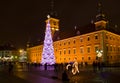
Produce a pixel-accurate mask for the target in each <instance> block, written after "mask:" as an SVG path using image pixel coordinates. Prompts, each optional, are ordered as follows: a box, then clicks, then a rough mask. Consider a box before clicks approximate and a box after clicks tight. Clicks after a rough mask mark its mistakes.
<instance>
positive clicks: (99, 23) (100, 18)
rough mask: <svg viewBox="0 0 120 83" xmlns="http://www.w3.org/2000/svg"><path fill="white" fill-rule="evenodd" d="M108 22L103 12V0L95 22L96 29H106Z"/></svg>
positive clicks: (98, 7)
mask: <svg viewBox="0 0 120 83" xmlns="http://www.w3.org/2000/svg"><path fill="white" fill-rule="evenodd" d="M107 23H108V21H107V19H106V16H105V14H104V13H103V10H102V3H101V0H100V1H99V2H98V4H97V15H96V22H95V28H96V30H101V29H106V25H107Z"/></svg>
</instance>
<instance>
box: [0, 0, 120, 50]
mask: <svg viewBox="0 0 120 83" xmlns="http://www.w3.org/2000/svg"><path fill="white" fill-rule="evenodd" d="M99 1H100V0H99ZM101 1H102V6H103V11H104V12H105V14H106V16H107V17H108V19H109V21H110V22H111V23H112V25H115V24H117V25H118V27H119V26H120V9H119V8H120V0H101ZM97 3H98V0H54V10H55V11H56V12H57V17H58V18H59V19H60V32H61V33H63V34H70V33H71V32H72V31H73V29H74V26H83V25H86V24H89V23H90V21H91V20H92V19H93V20H95V15H96V14H97ZM50 9H51V0H0V44H3V43H7V42H11V43H12V44H13V45H15V46H16V47H18V48H23V47H25V46H26V43H27V41H28V40H30V41H33V42H35V41H38V40H43V38H44V31H45V20H46V19H47V17H46V16H47V14H48V13H49V11H50Z"/></svg>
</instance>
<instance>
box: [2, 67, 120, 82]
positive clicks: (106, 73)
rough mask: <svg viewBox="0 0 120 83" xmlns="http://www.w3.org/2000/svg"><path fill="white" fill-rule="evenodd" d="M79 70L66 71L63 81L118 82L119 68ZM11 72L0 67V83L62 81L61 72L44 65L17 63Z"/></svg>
mask: <svg viewBox="0 0 120 83" xmlns="http://www.w3.org/2000/svg"><path fill="white" fill-rule="evenodd" d="M79 70H80V72H79V73H78V74H76V75H72V73H71V71H67V74H68V77H69V78H70V81H69V82H65V83H119V81H120V78H119V77H120V68H119V67H109V68H108V67H106V68H104V69H103V70H102V71H97V72H94V71H93V69H92V67H87V68H80V69H79ZM13 71H14V72H13V73H12V74H9V73H8V71H7V67H4V68H3V67H0V83H64V82H62V80H61V78H62V72H63V71H58V72H55V71H54V70H53V67H49V68H48V70H44V67H30V68H27V67H26V66H25V67H22V66H19V65H17V66H16V68H14V70H13Z"/></svg>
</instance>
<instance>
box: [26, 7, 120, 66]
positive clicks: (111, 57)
mask: <svg viewBox="0 0 120 83" xmlns="http://www.w3.org/2000/svg"><path fill="white" fill-rule="evenodd" d="M100 11H101V9H100V10H99V13H98V15H96V19H97V20H96V21H95V22H94V23H93V24H91V26H89V29H85V30H86V32H85V33H82V34H79V35H77V36H74V37H69V38H65V39H60V40H57V41H54V43H53V46H54V53H55V60H56V63H69V62H73V61H74V60H75V59H76V60H77V61H78V62H79V63H81V62H86V63H88V64H92V63H93V61H96V60H100V61H101V62H105V63H119V62H120V42H119V41H120V34H116V33H113V32H111V31H109V30H108V29H107V23H108V21H107V20H106V19H105V15H104V14H103V13H102V12H100ZM47 20H48V19H47ZM47 20H46V23H47ZM50 25H51V30H52V36H54V33H55V31H58V30H59V19H56V18H52V17H51V18H50ZM87 28H88V27H87ZM92 28H94V29H93V30H92ZM90 30H91V31H90ZM42 49H43V45H38V46H33V47H28V48H27V53H28V61H29V62H32V63H34V62H36V63H40V62H41V58H42Z"/></svg>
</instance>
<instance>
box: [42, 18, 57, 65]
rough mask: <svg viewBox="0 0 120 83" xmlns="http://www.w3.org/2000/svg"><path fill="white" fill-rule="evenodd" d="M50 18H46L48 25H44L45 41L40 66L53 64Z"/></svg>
mask: <svg viewBox="0 0 120 83" xmlns="http://www.w3.org/2000/svg"><path fill="white" fill-rule="evenodd" d="M49 18H50V16H48V23H47V25H46V31H45V39H44V45H43V52H42V61H41V64H43V65H44V64H47V65H52V64H55V57H54V48H53V40H52V36H51V28H50V20H49Z"/></svg>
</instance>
